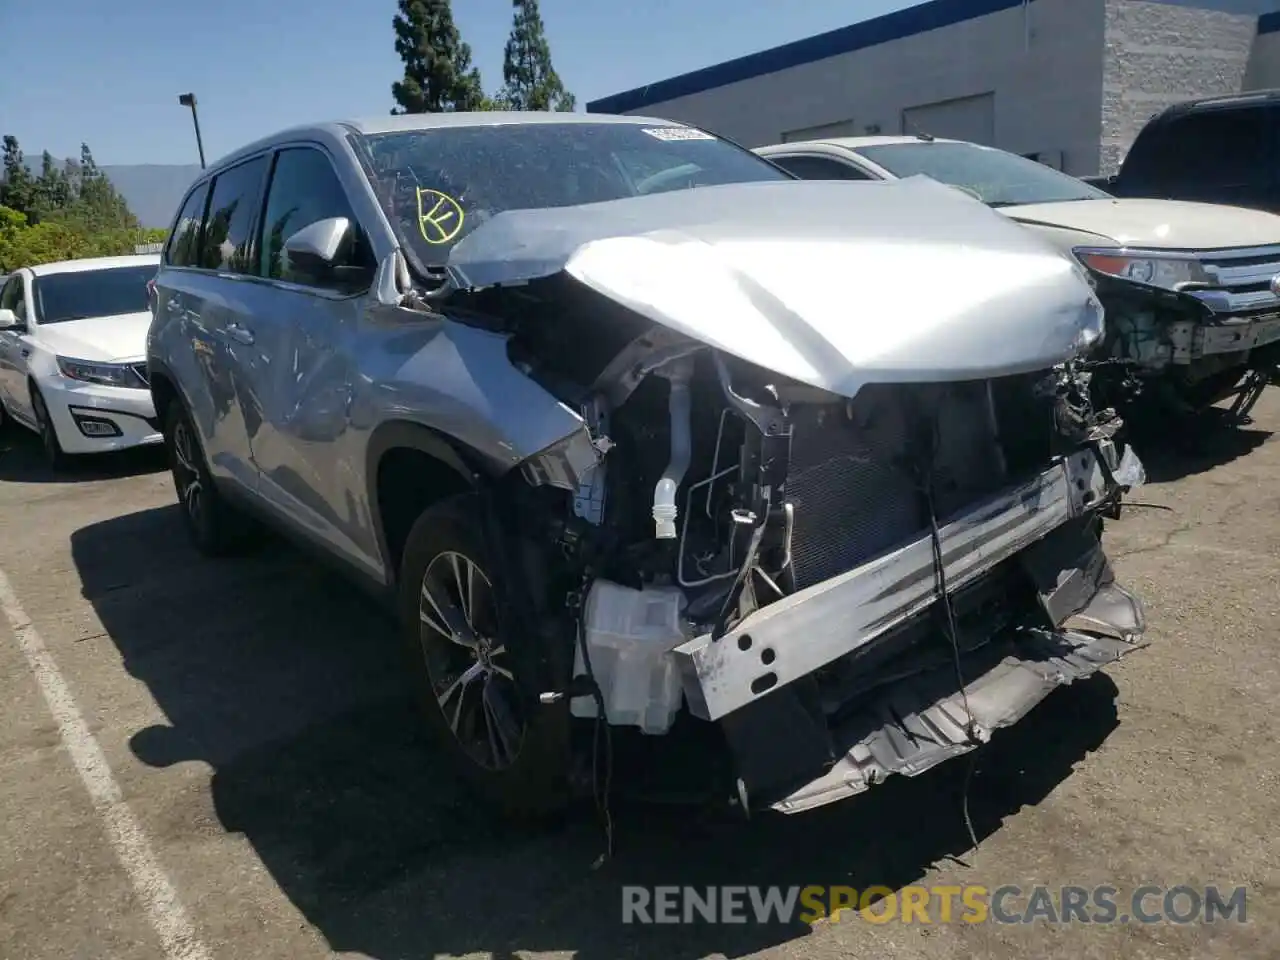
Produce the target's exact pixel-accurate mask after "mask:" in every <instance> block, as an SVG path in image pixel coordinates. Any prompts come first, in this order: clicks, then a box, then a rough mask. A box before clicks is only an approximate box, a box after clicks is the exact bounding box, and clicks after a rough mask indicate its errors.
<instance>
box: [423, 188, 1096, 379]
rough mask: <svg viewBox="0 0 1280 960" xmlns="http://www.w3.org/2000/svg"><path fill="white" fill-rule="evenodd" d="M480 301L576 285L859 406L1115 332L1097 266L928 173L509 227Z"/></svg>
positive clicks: (531, 214)
mask: <svg viewBox="0 0 1280 960" xmlns="http://www.w3.org/2000/svg"><path fill="white" fill-rule="evenodd" d="M448 266H449V269H450V272H451V274H452V276H453V281H454V283H455V284H457V285H458V286H460V287H462V288H463V289H474V288H479V287H485V286H491V285H494V284H501V283H517V282H521V281H528V280H534V279H537V278H540V277H547V276H551V275H554V274H556V273H559V272H561V271H564V272H567V273H568V274H570V275H571V276H573V277H574V278H576V279H577V280H578V281H580V282H581V283H583V284H585V285H586V286H588V287H590V288H592V289H594V290H596V291H597V292H599V293H600V294H602V295H604V296H606V297H608V298H610V299H612V300H614V301H616V302H618V303H620V304H622V305H624V306H626V307H628V308H630V309H631V310H634V311H635V312H636V313H638V314H641V315H642V316H645V317H648V318H649V319H651V320H653V321H655V322H657V323H660V324H663V325H664V326H667V327H670V328H672V329H674V330H677V331H679V332H681V333H683V334H685V335H687V336H690V337H693V338H695V339H697V340H700V341H702V342H704V343H707V344H709V345H711V346H713V347H716V348H718V349H721V350H724V351H726V352H728V353H731V354H734V355H736V356H738V357H741V358H742V359H744V360H747V361H749V362H751V363H755V364H757V365H759V366H762V367H765V368H768V369H771V370H773V371H775V372H777V373H779V374H782V375H783V376H786V377H790V378H792V379H794V380H798V381H801V382H803V383H808V384H810V385H812V386H816V387H820V388H823V389H827V390H831V391H833V392H836V393H839V394H842V395H844V396H850V397H851V396H853V395H854V394H856V393H857V391H858V390H859V389H860V388H861V387H862V386H863V385H864V384H866V383H872V382H907V381H915V382H922V381H947V380H964V379H980V378H985V377H993V376H1002V375H1006V374H1013V373H1023V372H1027V371H1030V370H1036V369H1044V368H1048V367H1050V366H1052V365H1054V364H1055V363H1059V362H1061V361H1063V360H1065V359H1067V358H1069V357H1071V356H1073V355H1076V354H1077V353H1079V352H1080V351H1081V350H1082V349H1083V348H1084V347H1086V346H1087V345H1089V344H1091V343H1092V342H1093V341H1094V340H1095V339H1096V338H1097V337H1098V336H1100V334H1101V329H1102V308H1101V305H1100V304H1099V303H1098V301H1097V299H1096V297H1095V296H1094V295H1093V291H1092V289H1091V287H1090V286H1089V284H1088V281H1087V279H1086V277H1085V275H1084V273H1083V270H1082V269H1081V268H1080V267H1079V266H1078V265H1076V264H1075V263H1074V262H1073V261H1072V260H1071V259H1069V258H1068V257H1066V256H1064V255H1063V254H1061V253H1059V252H1058V251H1057V250H1055V249H1054V248H1053V247H1052V246H1050V245H1049V243H1048V241H1046V240H1044V239H1043V238H1041V237H1039V236H1037V235H1036V234H1035V233H1034V232H1032V231H1029V230H1026V229H1024V228H1023V227H1020V226H1018V225H1017V224H1015V223H1013V222H1012V221H1010V220H1008V219H1007V218H1005V217H1003V216H1001V215H999V214H998V213H995V212H994V211H992V210H990V209H988V208H987V207H986V206H984V205H983V204H981V203H979V202H978V201H976V200H974V199H972V198H970V197H967V196H965V195H963V194H961V193H959V192H957V191H955V190H952V189H951V188H949V187H946V186H943V185H942V184H939V183H937V182H936V181H933V180H930V179H928V178H926V177H913V178H909V179H906V180H897V181H886V182H865V183H861V182H836V181H775V182H766V183H748V184H735V185H727V186H718V187H702V188H698V189H694V190H682V191H673V192H669V193H663V194H657V195H651V196H645V197H635V198H629V199H625V200H615V201H609V202H605V203H596V204H586V205H583V206H578V207H567V208H557V209H550V210H522V211H510V212H507V213H502V214H499V215H498V216H495V217H494V218H493V219H491V220H489V221H487V222H486V223H484V224H483V225H482V226H480V227H478V228H476V230H475V231H473V232H472V233H471V234H470V235H469V236H467V237H466V238H465V239H463V240H462V241H461V242H460V243H459V244H458V245H457V246H456V247H455V248H454V250H453V253H452V255H451V256H450V258H449V262H448Z"/></svg>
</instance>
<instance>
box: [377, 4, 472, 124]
mask: <svg viewBox="0 0 1280 960" xmlns="http://www.w3.org/2000/svg"><path fill="white" fill-rule="evenodd" d="M399 7H400V12H399V13H398V14H397V15H396V16H395V17H394V18H393V19H392V21H391V22H392V26H394V27H395V31H396V53H397V54H398V55H399V56H400V59H401V60H402V61H403V62H404V77H403V79H401V80H398V81H396V82H395V83H393V84H392V85H391V95H392V96H393V97H395V100H396V103H397V104H398V106H397V107H396V108H395V109H393V110H392V111H391V112H392V113H443V112H446V111H453V110H478V109H481V108H482V107H484V106H485V101H486V98H485V96H484V91H483V89H482V88H481V86H480V71H479V70H478V69H476V68H475V67H473V66H472V65H471V47H469V46H468V45H467V44H466V43H464V42H463V40H462V36H461V35H460V34H459V33H458V28H457V27H456V26H454V23H453V10H452V8H451V7H450V5H449V0H399Z"/></svg>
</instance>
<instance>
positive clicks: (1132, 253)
mask: <svg viewBox="0 0 1280 960" xmlns="http://www.w3.org/2000/svg"><path fill="white" fill-rule="evenodd" d="M1074 253H1075V255H1076V257H1077V258H1078V259H1079V260H1080V262H1081V263H1083V264H1084V265H1085V266H1086V267H1088V268H1089V269H1090V270H1092V271H1094V272H1095V273H1100V274H1103V275H1105V276H1108V277H1117V278H1119V279H1121V280H1130V281H1132V282H1133V283H1141V284H1143V285H1144V286H1148V287H1159V288H1161V289H1162V290H1180V289H1181V288H1182V287H1184V286H1187V285H1188V284H1201V283H1208V282H1209V275H1208V274H1207V273H1205V271H1204V267H1202V266H1201V265H1200V261H1199V260H1196V259H1195V258H1193V257H1181V256H1171V255H1168V254H1164V253H1154V252H1151V253H1149V252H1147V251H1145V250H1122V249H1098V248H1092V247H1077V248H1076V249H1075V251H1074Z"/></svg>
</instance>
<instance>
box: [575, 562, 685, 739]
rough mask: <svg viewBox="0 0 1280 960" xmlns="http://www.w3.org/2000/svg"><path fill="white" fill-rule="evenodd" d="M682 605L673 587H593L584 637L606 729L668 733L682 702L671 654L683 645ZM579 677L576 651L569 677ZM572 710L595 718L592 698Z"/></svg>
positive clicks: (605, 583) (579, 699) (581, 669)
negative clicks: (601, 702)
mask: <svg viewBox="0 0 1280 960" xmlns="http://www.w3.org/2000/svg"><path fill="white" fill-rule="evenodd" d="M684 604H685V599H684V593H683V592H682V591H681V590H680V589H679V588H678V587H646V588H645V589H643V590H632V589H631V588H630V587H624V586H621V585H620V584H617V583H612V582H610V581H608V580H597V581H595V583H594V584H592V586H591V592H590V593H589V594H588V595H587V605H586V611H585V613H584V614H583V616H584V618H585V619H584V622H583V632H584V634H585V637H586V643H587V650H588V652H589V653H590V656H591V670H592V672H593V673H594V674H595V678H596V683H597V684H599V685H600V693H601V694H602V695H603V697H604V709H605V716H606V717H607V718H608V720H609V723H611V724H613V725H616V726H634V727H639V728H640V729H641V730H643V731H644V732H645V733H654V734H657V733H666V732H667V731H668V730H669V729H670V728H671V724H672V723H673V722H674V721H675V718H676V714H677V713H678V712H679V710H680V704H681V700H682V698H683V691H682V688H681V685H680V675H679V672H678V669H677V667H676V662H675V658H674V657H673V656H672V655H671V649H672V648H673V647H676V646H679V645H680V644H681V643H683V642H684V641H685V640H686V639H687V637H686V636H685V634H684V632H683V630H682V619H681V614H682V613H683V612H684ZM583 673H586V667H585V665H584V664H583V662H582V648H581V647H580V646H579V647H578V648H577V651H576V655H575V657H574V674H575V675H577V674H583ZM571 709H572V711H573V714H574V716H578V717H594V716H596V712H597V711H596V701H595V698H594V697H577V698H575V699H574V701H573V703H572V705H571Z"/></svg>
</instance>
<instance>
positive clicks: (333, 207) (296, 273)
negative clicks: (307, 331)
mask: <svg viewBox="0 0 1280 960" xmlns="http://www.w3.org/2000/svg"><path fill="white" fill-rule="evenodd" d="M331 217H346V218H347V219H348V220H349V221H351V225H352V232H351V235H350V236H349V237H348V240H347V242H346V244H345V246H344V248H343V249H342V250H341V252H340V253H339V256H338V259H337V261H335V263H334V264H333V265H332V266H333V269H332V270H326V271H324V272H323V273H322V274H317V271H316V268H315V267H314V266H313V265H309V264H299V263H294V262H293V260H292V258H291V257H290V256H289V255H288V253H286V252H285V249H284V245H285V243H286V242H287V241H288V239H289V238H290V237H292V236H293V235H294V234H295V233H297V232H298V231H299V230H301V229H302V228H304V227H309V226H310V225H311V224H313V223H317V222H318V221H320V220H327V219H329V218H331ZM261 232H262V240H261V242H260V243H259V245H258V247H259V257H260V263H259V273H260V274H261V275H262V276H264V277H272V278H275V279H277V280H285V281H288V282H290V283H299V284H305V285H307V286H312V287H320V288H323V289H329V290H337V291H342V292H348V291H350V292H355V291H356V290H360V289H363V288H364V287H367V286H368V283H369V280H370V278H371V276H372V268H373V266H374V260H373V253H372V251H371V250H370V248H369V242H368V238H367V236H366V235H365V233H364V231H363V230H361V229H360V224H359V222H358V221H357V220H356V216H355V213H354V212H353V211H352V209H351V204H350V203H349V202H348V201H347V195H346V192H345V191H344V190H343V189H342V182H341V181H340V180H339V179H338V175H337V173H335V172H334V169H333V165H332V164H331V163H330V161H329V158H328V157H327V156H326V155H325V154H324V153H322V152H320V151H319V150H316V149H314V148H312V147H289V148H287V149H285V150H281V151H280V152H279V153H278V154H277V155H276V163H275V168H274V170H273V171H272V174H271V186H270V187H269V189H268V190H267V205H266V213H265V214H264V215H263V218H262V226H261Z"/></svg>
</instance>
